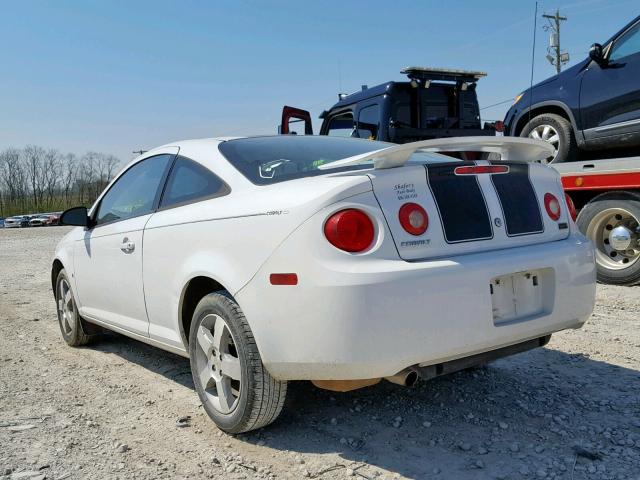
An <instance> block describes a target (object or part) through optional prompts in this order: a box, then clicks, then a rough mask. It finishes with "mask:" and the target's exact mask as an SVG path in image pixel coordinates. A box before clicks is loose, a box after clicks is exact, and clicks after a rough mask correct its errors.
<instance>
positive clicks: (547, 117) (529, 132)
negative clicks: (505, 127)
mask: <svg viewBox="0 0 640 480" xmlns="http://www.w3.org/2000/svg"><path fill="white" fill-rule="evenodd" d="M520 136H521V137H528V138H534V139H537V140H543V141H545V142H547V143H550V144H551V145H553V146H554V148H555V149H556V154H555V156H553V157H549V158H547V160H546V161H543V162H542V163H562V162H566V161H567V160H569V159H574V158H576V156H577V153H578V145H577V144H576V136H575V133H574V131H573V127H572V126H571V123H570V122H569V121H568V120H567V119H566V118H564V117H561V116H560V115H556V114H554V113H543V114H542V115H538V116H537V117H533V118H532V119H531V121H529V123H527V124H526V125H525V126H524V128H523V129H522V131H521V132H520Z"/></svg>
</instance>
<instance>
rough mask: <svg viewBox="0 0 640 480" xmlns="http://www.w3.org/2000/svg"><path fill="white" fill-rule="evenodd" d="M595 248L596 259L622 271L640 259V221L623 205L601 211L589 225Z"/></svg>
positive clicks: (608, 266)
mask: <svg viewBox="0 0 640 480" xmlns="http://www.w3.org/2000/svg"><path fill="white" fill-rule="evenodd" d="M587 237H589V239H590V240H591V241H592V242H593V244H594V245H595V247H596V260H597V262H598V263H599V264H600V265H602V266H604V267H606V268H608V269H611V270H623V269H625V268H628V267H630V266H631V265H633V264H635V263H636V262H637V261H638V259H639V258H640V243H639V242H640V222H639V221H638V219H637V218H636V217H635V215H633V214H632V213H631V212H628V211H627V210H624V209H622V208H608V209H606V210H603V211H602V212H600V213H598V214H597V215H596V216H595V217H593V220H591V222H590V223H589V226H588V227H587Z"/></svg>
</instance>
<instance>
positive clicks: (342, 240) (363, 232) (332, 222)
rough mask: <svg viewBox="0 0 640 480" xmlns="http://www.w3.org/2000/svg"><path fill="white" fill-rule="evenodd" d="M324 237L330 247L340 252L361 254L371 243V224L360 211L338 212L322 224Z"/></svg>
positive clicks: (352, 209)
mask: <svg viewBox="0 0 640 480" xmlns="http://www.w3.org/2000/svg"><path fill="white" fill-rule="evenodd" d="M324 235H325V237H327V240H329V242H330V243H331V245H333V246H334V247H337V248H339V249H340V250H344V251H346V252H353V253H357V252H362V251H364V250H366V249H367V248H369V247H370V246H371V244H372V243H373V236H374V228H373V222H372V221H371V219H370V218H369V216H368V215H367V214H366V213H364V212H363V211H362V210H356V209H355V208H348V209H346V210H340V211H339V212H337V213H334V214H333V215H331V216H330V217H329V219H328V220H327V221H326V223H325V224H324Z"/></svg>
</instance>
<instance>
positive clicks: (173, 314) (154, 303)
mask: <svg viewBox="0 0 640 480" xmlns="http://www.w3.org/2000/svg"><path fill="white" fill-rule="evenodd" d="M230 192H231V189H230V188H229V186H228V185H227V184H226V183H225V182H224V181H223V180H222V179H221V178H220V177H218V176H217V175H216V174H215V173H214V172H212V171H211V170H209V169H208V168H206V167H205V166H203V165H201V164H200V163H198V162H196V161H194V160H191V159H189V158H186V157H183V156H182V155H179V156H178V157H176V160H175V162H174V165H173V167H172V169H171V172H170V174H169V177H168V179H167V183H166V186H165V188H164V193H163V195H162V199H161V202H160V207H159V209H158V211H157V212H156V213H155V214H154V215H153V217H152V218H151V219H150V220H149V222H148V223H147V225H146V227H145V233H144V260H143V278H144V285H145V299H146V304H147V312H148V316H149V336H150V338H152V339H154V340H158V341H160V342H162V343H164V344H166V345H169V346H171V347H175V348H179V349H182V348H184V345H185V344H184V343H183V339H182V338H181V336H180V328H179V326H178V325H177V323H176V319H177V318H178V310H179V305H180V294H181V289H182V287H183V285H182V284H180V279H181V275H180V273H181V272H183V271H184V268H185V265H186V264H188V263H190V262H193V263H195V264H196V265H198V268H201V267H204V266H205V265H206V262H207V260H206V256H201V253H202V252H203V251H205V252H206V251H210V250H211V248H212V246H215V245H216V237H215V235H214V236H213V237H212V236H211V235H203V234H202V232H203V231H207V230H206V229H207V228H208V225H211V224H210V223H209V222H200V221H197V219H200V220H201V219H202V217H200V216H199V214H198V211H200V212H203V211H204V210H203V208H205V206H204V205H205V204H206V209H207V211H208V213H207V216H209V217H210V216H211V215H220V210H219V204H218V203H217V199H219V198H220V197H225V196H226V195H228V194H229V193H230ZM200 202H203V203H200ZM198 204H199V205H198ZM200 215H201V213H200ZM220 234H221V235H224V232H220ZM168 251H170V252H172V254H171V255H167V252H168ZM191 266H192V267H194V265H191ZM185 334H186V335H189V332H185Z"/></svg>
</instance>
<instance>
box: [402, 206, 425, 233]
mask: <svg viewBox="0 0 640 480" xmlns="http://www.w3.org/2000/svg"><path fill="white" fill-rule="evenodd" d="M398 218H399V219H400V225H402V228H404V229H405V230H406V231H407V233H410V234H411V235H422V234H423V233H424V232H426V231H427V228H428V227H429V216H428V215H427V212H426V211H425V209H424V208H422V207H421V206H420V205H418V204H417V203H405V204H404V205H402V207H400V211H399V212H398Z"/></svg>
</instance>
